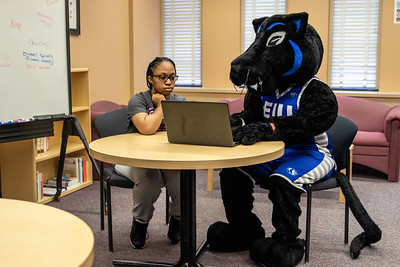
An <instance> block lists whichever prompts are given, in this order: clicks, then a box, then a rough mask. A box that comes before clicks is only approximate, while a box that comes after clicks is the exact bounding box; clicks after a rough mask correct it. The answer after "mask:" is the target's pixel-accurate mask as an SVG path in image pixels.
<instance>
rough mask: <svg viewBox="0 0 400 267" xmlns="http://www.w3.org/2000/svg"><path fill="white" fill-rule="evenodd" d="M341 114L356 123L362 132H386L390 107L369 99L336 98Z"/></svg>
mask: <svg viewBox="0 0 400 267" xmlns="http://www.w3.org/2000/svg"><path fill="white" fill-rule="evenodd" d="M336 99H337V101H338V105H339V114H341V115H343V116H346V117H347V118H349V119H351V120H353V121H355V122H356V123H357V125H358V128H359V130H360V131H367V132H381V133H383V132H384V127H385V119H386V116H387V114H388V113H389V110H390V107H389V106H387V105H384V104H382V103H379V102H376V101H371V100H368V99H363V98H357V97H351V96H336Z"/></svg>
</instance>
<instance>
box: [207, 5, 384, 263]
mask: <svg viewBox="0 0 400 267" xmlns="http://www.w3.org/2000/svg"><path fill="white" fill-rule="evenodd" d="M253 26H254V30H255V32H256V37H255V41H254V42H253V43H252V44H251V45H250V47H249V48H248V49H247V50H246V51H245V52H244V53H243V54H242V55H240V56H239V57H237V58H236V59H235V60H233V61H232V63H231V71H230V79H231V81H232V82H233V83H234V84H235V85H236V86H239V87H240V86H244V87H246V88H247V92H246V95H245V99H244V110H243V111H242V112H240V113H236V114H233V115H232V116H231V125H232V132H233V137H234V140H235V141H237V142H239V143H241V144H243V145H251V144H254V143H255V142H258V141H271V140H281V141H283V142H284V143H285V153H284V155H283V156H282V157H280V158H278V159H276V160H273V161H271V162H266V163H262V164H257V165H252V166H242V167H238V168H228V169H223V170H221V172H220V182H221V194H222V200H223V204H224V208H225V213H226V217H227V220H228V223H225V222H220V221H219V222H215V223H214V224H212V225H211V226H210V227H209V229H208V232H207V241H208V243H209V247H210V249H212V250H215V251H221V252H232V251H240V250H250V257H251V258H252V259H253V260H254V261H255V262H257V263H259V264H262V265H265V266H294V265H296V264H298V263H299V262H300V261H301V259H302V258H303V255H304V246H305V241H304V240H303V239H300V238H298V237H299V235H300V233H301V230H300V229H299V217H300V214H301V209H300V206H299V203H300V196H301V194H302V193H304V192H305V190H304V188H303V185H304V184H310V183H314V182H317V181H319V180H321V179H325V178H327V177H330V176H331V175H332V174H333V173H335V175H336V176H337V177H336V178H337V180H338V183H339V184H340V187H341V189H342V191H343V193H344V195H345V197H346V201H347V202H348V204H349V206H350V209H351V210H352V212H353V214H354V216H355V217H356V219H357V221H358V222H359V223H360V225H361V226H362V228H363V230H364V231H365V232H363V233H361V234H359V235H358V236H357V237H355V238H354V239H353V241H352V243H351V246H350V252H351V256H352V257H353V258H357V257H358V255H359V254H360V251H361V249H362V248H363V247H365V246H367V245H370V244H372V243H375V242H377V241H379V240H380V238H381V230H380V229H379V227H378V226H377V225H376V224H375V223H374V222H373V221H372V219H371V218H370V217H369V215H368V213H367V212H366V211H365V209H364V207H363V206H362V204H361V202H360V200H359V199H358V197H357V195H356V193H355V192H354V190H353V188H352V186H351V184H350V183H349V181H348V179H347V178H346V177H345V176H342V175H337V173H338V172H335V170H336V163H335V160H334V158H333V156H332V154H331V152H332V147H331V144H330V140H329V137H328V135H327V132H326V131H327V130H328V129H329V128H330V127H331V126H332V124H333V123H334V122H335V119H336V117H337V113H338V104H337V101H336V97H335V95H334V93H333V92H332V90H331V88H330V87H329V86H328V85H327V84H325V83H324V82H322V81H320V80H319V79H317V78H316V77H314V75H315V74H316V73H317V71H318V69H319V67H320V65H321V62H322V56H323V46H322V42H321V39H320V37H319V35H318V33H317V32H316V30H315V29H314V28H313V27H312V26H311V25H310V24H308V14H307V13H305V12H304V13H296V14H287V15H274V16H271V17H263V18H259V19H255V20H254V21H253ZM255 184H257V185H259V186H260V187H262V188H265V189H268V190H269V192H268V197H269V199H270V200H271V201H272V204H273V211H272V225H273V226H274V228H275V231H274V232H273V233H272V235H271V236H270V237H267V238H266V237H265V232H264V229H263V227H262V223H261V221H260V219H259V218H258V217H257V215H256V214H254V213H253V212H252V210H253V202H254V198H253V189H254V185H255Z"/></svg>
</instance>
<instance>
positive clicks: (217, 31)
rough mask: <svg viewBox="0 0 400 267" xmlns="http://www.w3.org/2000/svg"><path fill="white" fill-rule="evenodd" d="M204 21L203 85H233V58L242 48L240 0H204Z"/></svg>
mask: <svg viewBox="0 0 400 267" xmlns="http://www.w3.org/2000/svg"><path fill="white" fill-rule="evenodd" d="M201 23H202V35H201V38H202V50H201V53H202V62H201V64H202V73H201V79H202V85H203V87H232V84H231V83H230V81H229V66H230V62H231V61H232V60H233V59H234V58H235V57H237V56H239V55H240V52H241V50H240V0H225V1H215V0H203V2H202V21H201ZM178 71H179V70H178Z"/></svg>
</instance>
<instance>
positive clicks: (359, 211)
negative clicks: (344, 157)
mask: <svg viewBox="0 0 400 267" xmlns="http://www.w3.org/2000/svg"><path fill="white" fill-rule="evenodd" d="M333 176H334V177H335V178H336V180H337V181H338V183H339V185H340V188H341V189H342V192H343V195H344V196H345V198H346V202H347V204H348V205H349V207H350V209H351V212H352V213H353V215H354V217H355V218H356V220H357V221H358V223H359V224H360V225H361V227H362V229H363V230H364V231H365V232H363V233H361V234H359V235H358V236H356V237H355V238H354V239H353V241H351V245H350V255H351V257H352V258H353V259H357V258H358V256H359V255H360V252H361V249H362V248H364V247H366V246H369V245H370V244H372V243H376V242H378V241H379V240H380V239H381V236H382V231H381V229H379V227H378V226H377V225H376V224H375V222H374V221H373V220H372V219H371V217H370V216H369V215H368V213H367V211H366V210H365V208H364V206H363V205H362V204H361V201H360V199H359V198H358V197H357V194H356V193H355V192H354V189H353V186H352V185H351V184H350V182H349V179H347V177H346V176H345V175H344V174H342V173H339V172H335V173H334V174H333Z"/></svg>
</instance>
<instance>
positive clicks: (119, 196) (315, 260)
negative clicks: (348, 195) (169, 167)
mask: <svg viewBox="0 0 400 267" xmlns="http://www.w3.org/2000/svg"><path fill="white" fill-rule="evenodd" d="M206 176H207V172H206V171H205V170H199V171H198V172H197V195H196V197H197V201H196V204H197V214H196V217H197V218H196V220H197V244H198V245H200V243H201V242H202V241H203V240H204V239H205V237H206V231H207V228H208V226H209V225H210V224H212V223H213V222H215V221H218V220H222V221H226V219H225V214H224V209H223V205H222V201H221V197H220V190H219V178H218V172H217V171H215V175H214V190H213V191H212V192H207V191H206ZM353 187H354V189H355V191H356V192H357V193H358V196H359V198H360V199H361V201H362V203H363V204H364V206H365V207H366V209H367V211H368V212H369V214H370V216H371V217H372V218H373V219H374V220H375V222H376V223H377V224H378V225H379V226H380V228H381V229H382V231H383V237H382V240H381V241H380V242H378V243H376V244H373V245H372V246H370V247H366V248H364V249H363V250H362V252H361V255H360V257H359V258H358V259H356V260H352V259H351V258H350V255H349V245H345V244H344V243H343V229H344V227H343V225H344V206H343V204H340V203H339V202H338V194H339V193H338V192H339V189H331V190H326V191H321V192H315V193H314V197H313V207H312V228H311V229H312V230H311V253H310V261H309V262H308V263H304V261H302V262H301V263H300V264H299V266H363V267H364V266H400V241H399V240H400V232H399V231H397V227H398V226H399V225H400V214H399V211H400V183H389V182H387V181H386V177H385V176H384V175H383V174H381V173H379V172H376V171H373V170H371V169H368V168H364V167H362V166H355V168H354V173H353ZM112 196H113V203H114V205H113V233H114V252H113V253H111V252H109V251H108V235H107V222H106V225H105V227H106V229H105V230H103V231H101V230H100V217H99V182H98V181H95V182H94V184H93V185H92V186H90V187H88V188H86V189H83V190H80V191H78V192H76V193H74V194H71V195H69V196H66V197H63V198H62V199H61V201H60V202H57V203H56V202H53V203H49V204H48V205H51V206H54V207H58V208H60V209H63V210H66V211H68V212H71V213H72V214H75V215H76V216H78V217H79V218H81V219H82V220H84V221H85V222H86V223H87V224H88V225H89V226H90V227H91V229H92V230H93V234H94V237H95V244H94V254H95V259H94V265H93V266H95V267H103V266H112V259H113V258H117V259H135V260H147V261H161V262H176V261H177V260H178V258H179V245H171V244H170V242H169V241H168V239H167V236H166V234H167V230H168V226H167V225H166V224H165V193H164V192H163V193H162V195H161V197H160V198H159V200H158V201H157V203H156V211H155V214H154V217H153V219H152V221H151V222H150V225H149V228H148V232H149V237H148V239H147V242H146V247H145V248H144V249H141V250H135V249H133V248H132V247H131V246H130V243H129V233H130V226H131V220H132V217H131V207H132V195H131V190H129V189H121V188H113V189H112ZM254 197H255V203H254V212H255V213H256V214H257V215H258V216H259V217H260V219H261V220H262V222H263V227H264V229H265V232H266V234H267V235H269V234H270V233H272V232H273V230H274V229H273V227H272V226H271V219H270V218H271V212H272V205H271V202H270V200H269V199H268V195H267V191H265V190H263V189H259V188H257V189H256V190H255V193H254ZM300 204H301V207H302V210H303V214H302V215H301V218H300V228H301V229H305V206H306V198H305V196H303V197H302V201H301V203H300ZM361 232H362V230H361V228H360V226H359V225H358V223H357V222H356V220H355V219H354V217H353V216H352V215H351V216H350V240H352V239H353V238H354V237H355V236H356V235H358V234H359V233H361ZM300 237H303V238H304V232H303V233H302V234H301V236H300ZM68 249H71V248H68ZM199 262H200V263H201V264H202V265H203V266H218V267H219V266H221V267H223V266H229V267H231V266H238V267H239V266H240V267H242V266H256V265H255V264H254V263H253V262H252V260H251V259H250V258H249V256H248V252H238V253H215V252H211V251H207V250H206V251H205V252H204V253H203V254H202V255H201V256H200V257H199Z"/></svg>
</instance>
